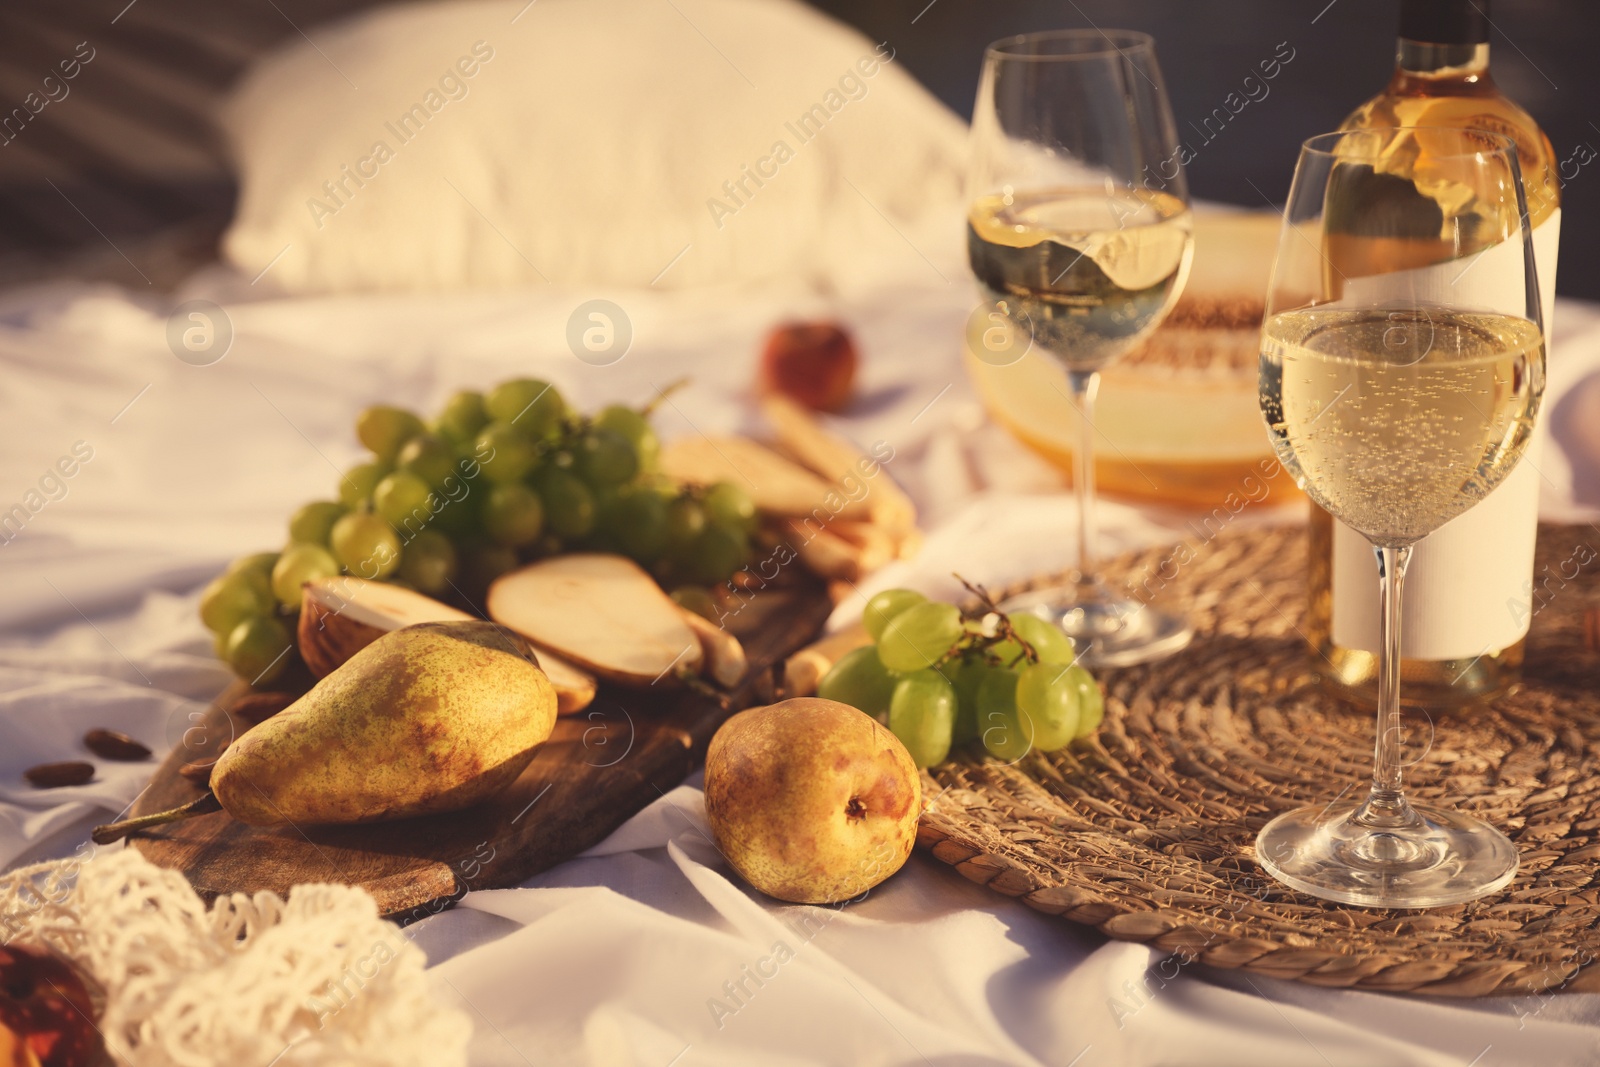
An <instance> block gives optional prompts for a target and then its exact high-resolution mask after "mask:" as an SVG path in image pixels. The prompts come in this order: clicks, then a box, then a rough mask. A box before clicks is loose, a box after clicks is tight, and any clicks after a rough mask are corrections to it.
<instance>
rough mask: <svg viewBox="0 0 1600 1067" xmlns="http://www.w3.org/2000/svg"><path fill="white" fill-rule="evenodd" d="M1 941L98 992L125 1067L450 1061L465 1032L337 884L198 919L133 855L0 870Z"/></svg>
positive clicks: (442, 1066) (175, 881)
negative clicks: (48, 956) (37, 954)
mask: <svg viewBox="0 0 1600 1067" xmlns="http://www.w3.org/2000/svg"><path fill="white" fill-rule="evenodd" d="M0 893H3V894H4V898H3V902H0V937H3V939H4V940H5V941H7V942H10V941H12V940H17V941H21V942H24V943H33V944H39V945H44V946H46V947H48V948H51V949H53V950H55V951H56V952H59V953H60V954H62V955H63V956H65V957H67V958H68V959H70V960H72V961H73V962H74V963H76V964H77V965H78V966H79V967H80V968H82V969H83V970H84V971H85V972H86V973H87V974H89V975H90V976H91V977H92V978H93V979H94V980H95V981H96V982H98V983H99V985H100V987H101V989H102V990H103V991H104V996H105V1011H104V1014H103V1016H102V1018H101V1019H100V1030H101V1032H102V1033H103V1034H104V1035H105V1040H106V1048H107V1050H108V1051H109V1052H110V1053H111V1055H112V1057H113V1058H114V1059H115V1060H116V1061H117V1062H118V1063H119V1064H123V1065H125V1067H213V1065H215V1064H223V1063H238V1064H247V1063H249V1064H266V1063H276V1064H277V1065H280V1067H303V1065H311V1064H316V1065H318V1067H379V1065H383V1067H391V1065H393V1067H411V1065H415V1067H453V1065H458V1064H465V1063H466V1048H467V1042H468V1040H469V1039H470V1037H471V1035H472V1023H471V1021H470V1020H469V1019H468V1018H467V1016H466V1014H465V1013H464V1012H463V1011H462V1010H461V1009H460V1008H459V1007H456V1006H455V1005H454V1004H451V1003H446V1002H442V1001H441V1000H440V999H439V998H438V997H437V996H436V995H435V994H434V993H433V992H432V990H431V989H430V986H429V983H428V981H427V979H426V977H425V975H424V973H423V967H424V965H425V963H426V959H425V957H424V956H423V953H422V950H421V949H419V948H417V947H416V946H415V945H414V944H412V943H411V941H410V939H409V938H407V937H406V935H405V933H404V932H403V931H402V930H401V929H400V928H399V927H397V926H395V925H394V924H393V923H389V922H385V921H383V920H382V919H380V918H378V908H377V903H376V902H375V901H374V900H373V899H372V897H371V896H370V895H368V894H367V893H365V892H363V891H362V890H359V889H354V888H351V887H349V886H342V885H302V886H296V887H295V888H294V889H293V890H291V891H290V893H289V899H288V900H287V901H285V900H284V899H282V898H281V897H279V896H277V895H276V894H274V893H257V894H256V895H255V896H254V897H248V896H245V895H244V894H242V893H235V894H233V895H232V896H229V897H226V898H220V899H218V900H217V901H216V902H215V903H214V904H213V905H212V906H211V907H210V908H209V909H208V908H207V907H206V905H205V904H204V903H203V902H202V901H201V900H200V898H199V897H198V896H196V895H195V892H194V890H193V889H192V888H190V886H189V883H188V882H187V881H186V880H185V879H184V877H183V875H181V874H179V873H178V872H176V871H170V870H167V869H165V868H162V867H157V866H156V865H154V864H152V863H150V862H149V861H148V860H146V859H145V858H144V857H143V856H141V855H140V854H139V853H138V852H137V851H135V850H133V849H122V850H119V851H117V852H113V853H109V854H104V855H99V856H95V857H94V858H92V859H90V860H88V861H87V862H79V861H77V860H64V861H57V862H54V863H46V864H39V865H37V866H33V867H25V868H22V869H20V870H17V871H12V872H10V873H8V874H5V875H0Z"/></svg>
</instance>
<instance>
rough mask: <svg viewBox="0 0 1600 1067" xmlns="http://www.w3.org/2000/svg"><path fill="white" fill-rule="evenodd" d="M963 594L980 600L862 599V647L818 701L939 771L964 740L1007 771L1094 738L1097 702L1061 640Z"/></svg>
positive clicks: (1031, 621)
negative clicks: (872, 722) (853, 716)
mask: <svg viewBox="0 0 1600 1067" xmlns="http://www.w3.org/2000/svg"><path fill="white" fill-rule="evenodd" d="M962 584H963V585H966V584H967V583H966V582H965V581H963V583H962ZM967 588H968V589H969V590H970V591H971V592H972V593H973V594H974V595H975V596H976V597H977V599H978V603H979V606H978V607H977V608H976V609H975V610H973V611H970V612H963V611H962V610H961V609H960V608H958V607H956V605H954V604H946V603H941V602H939V601H935V600H929V599H928V598H927V597H925V596H923V595H922V594H921V593H918V592H916V591H915V590H911V589H886V590H884V591H883V592H881V593H878V594H877V595H876V596H874V597H872V598H871V599H870V600H868V601H867V605H866V607H865V608H864V609H863V610H862V613H861V622H862V625H863V626H864V627H865V628H866V631H867V635H868V636H869V637H870V638H872V643H871V644H868V645H863V646H861V647H860V648H856V649H853V650H851V651H850V652H848V653H846V654H845V655H844V656H842V657H841V658H840V659H839V661H838V662H837V663H835V664H834V665H833V667H832V669H831V670H829V671H828V673H827V674H826V675H824V676H823V678H822V681H821V682H820V684H819V685H818V687H817V695H818V696H820V697H823V698H824V699H828V700H837V701H840V702H842V703H845V704H849V705H851V706H852V707H855V708H859V709H860V710H861V711H863V712H865V713H867V714H868V715H871V716H872V717H873V718H875V719H878V720H879V721H880V722H882V723H884V724H885V725H886V726H888V727H889V729H890V730H891V731H893V732H894V735H895V736H896V737H898V738H899V739H900V741H901V743H903V744H904V745H905V746H906V749H907V751H909V752H910V753H911V758H912V760H913V761H914V762H915V763H916V765H917V766H918V767H932V766H934V765H936V764H939V763H943V762H944V761H945V759H946V758H947V757H948V756H949V755H950V750H951V748H952V747H954V746H956V745H961V744H966V743H969V742H978V743H980V744H982V746H983V747H984V749H985V750H987V751H988V753H989V754H990V755H991V756H993V757H994V758H996V759H1000V760H1005V761H1006V762H1008V763H1014V762H1016V761H1017V760H1020V759H1022V758H1023V757H1024V756H1026V755H1027V754H1028V753H1030V752H1054V751H1056V750H1058V749H1061V748H1065V747H1066V746H1067V745H1069V744H1071V743H1072V742H1074V741H1077V740H1080V739H1082V738H1085V737H1088V736H1089V735H1090V734H1092V733H1094V731H1095V730H1096V729H1097V728H1099V726H1100V722H1101V720H1102V719H1103V718H1104V717H1105V698H1104V696H1103V695H1102V694H1101V692H1100V687H1099V685H1097V684H1096V683H1095V680H1094V677H1093V676H1092V675H1091V674H1090V673H1089V672H1088V671H1087V670H1085V669H1084V667H1083V666H1082V665H1081V664H1079V663H1077V662H1075V658H1076V657H1075V655H1074V652H1073V647H1072V641H1071V639H1070V638H1068V637H1067V635H1066V634H1065V633H1063V632H1062V631H1061V629H1060V628H1059V627H1057V626H1055V625H1054V624H1052V623H1050V622H1047V621H1046V620H1044V619H1042V618H1040V617H1039V616H1037V615H1030V614H1020V613H1019V614H1012V615H1006V614H1004V613H1003V612H1001V611H1000V610H999V609H998V608H996V607H995V605H994V602H993V601H992V600H990V598H989V596H988V594H987V593H985V592H984V591H983V589H982V588H981V587H978V586H972V585H967Z"/></svg>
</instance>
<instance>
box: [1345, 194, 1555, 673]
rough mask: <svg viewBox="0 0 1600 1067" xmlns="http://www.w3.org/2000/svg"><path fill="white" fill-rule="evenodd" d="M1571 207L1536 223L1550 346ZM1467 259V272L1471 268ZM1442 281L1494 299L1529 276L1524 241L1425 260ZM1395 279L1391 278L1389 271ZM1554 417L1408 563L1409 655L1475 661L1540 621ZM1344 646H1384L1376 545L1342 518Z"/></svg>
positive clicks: (1464, 294) (1456, 296) (1453, 290)
mask: <svg viewBox="0 0 1600 1067" xmlns="http://www.w3.org/2000/svg"><path fill="white" fill-rule="evenodd" d="M1560 241H1561V209H1560V208H1557V209H1556V210H1555V211H1554V212H1553V213H1552V214H1551V215H1550V217H1549V218H1548V219H1546V220H1545V222H1544V223H1543V224H1542V225H1540V226H1538V227H1536V228H1535V229H1534V231H1533V254H1534V261H1535V263H1536V264H1537V270H1538V272H1539V300H1540V304H1541V307H1542V310H1543V313H1544V337H1545V351H1546V354H1547V357H1548V354H1549V351H1550V334H1551V318H1552V315H1553V313H1554V311H1555V288H1556V253H1557V250H1558V246H1559V244H1560ZM1464 266H1465V273H1463V267H1464ZM1415 273H1416V274H1419V275H1423V274H1434V273H1437V275H1438V277H1437V279H1436V281H1434V284H1436V285H1441V286H1449V287H1450V292H1449V296H1450V299H1451V301H1452V302H1458V303H1467V304H1470V303H1472V301H1473V297H1472V294H1474V293H1482V294H1483V297H1482V299H1480V300H1479V301H1478V303H1480V304H1482V305H1483V306H1488V307H1492V306H1495V305H1496V304H1500V303H1503V301H1504V296H1505V293H1506V292H1507V290H1508V289H1510V290H1512V291H1515V289H1516V287H1517V286H1520V285H1521V284H1522V255H1521V248H1520V245H1519V244H1517V243H1515V242H1509V241H1508V242H1505V243H1503V244H1501V245H1497V246H1495V247H1494V248H1491V249H1487V250H1485V251H1484V252H1481V253H1479V254H1478V256H1477V257H1475V259H1474V260H1472V261H1470V262H1468V263H1466V264H1463V262H1462V261H1460V260H1457V261H1455V262H1453V263H1448V264H1442V265H1440V266H1435V267H1429V268H1425V269H1424V270H1422V271H1417V272H1415ZM1386 277H1390V276H1386ZM1545 427H1546V420H1545V419H1544V418H1541V419H1540V420H1539V426H1538V428H1537V429H1536V430H1535V432H1534V436H1533V440H1532V441H1530V442H1529V444H1528V450H1527V452H1526V453H1524V455H1523V457H1522V461H1521V462H1520V463H1518V464H1517V466H1516V469H1514V470H1513V471H1512V472H1511V474H1510V475H1509V476H1508V477H1507V478H1506V480H1505V481H1504V482H1502V483H1501V484H1500V485H1499V486H1498V487H1497V488H1496V489H1495V490H1494V492H1492V493H1490V494H1489V495H1488V496H1487V497H1485V498H1484V499H1483V500H1482V501H1481V502H1480V503H1478V504H1477V506H1475V507H1474V508H1472V510H1470V511H1468V512H1466V513H1465V514H1464V515H1460V516H1458V517H1456V518H1455V519H1453V520H1452V521H1450V522H1448V523H1446V524H1445V525H1444V526H1441V527H1440V528H1439V529H1438V530H1436V531H1434V532H1433V533H1432V534H1430V535H1428V536H1427V537H1425V538H1423V539H1422V540H1421V541H1419V542H1418V543H1417V545H1416V547H1415V549H1414V550H1413V551H1412V556H1411V564H1410V566H1409V567H1408V568H1407V569H1406V580H1405V598H1404V605H1403V617H1402V621H1401V634H1400V643H1401V647H1400V654H1401V655H1402V656H1403V657H1404V658H1406V659H1420V660H1446V659H1459V660H1471V659H1475V658H1476V657H1478V656H1482V655H1485V654H1489V653H1493V652H1496V651H1498V650H1500V649H1502V648H1505V647H1507V646H1508V645H1513V644H1515V643H1516V642H1518V641H1520V640H1521V639H1522V638H1523V637H1524V636H1526V635H1527V633H1528V624H1529V622H1530V621H1531V619H1532V611H1531V610H1530V608H1531V598H1532V593H1533V549H1534V539H1535V537H1536V536H1537V533H1538V523H1539V486H1540V483H1541V482H1542V481H1543V480H1544V478H1543V475H1542V474H1541V473H1540V470H1539V468H1540V466H1541V464H1542V462H1543V452H1544V438H1545V435H1546V429H1545ZM1331 563H1332V567H1331V577H1332V586H1333V612H1332V616H1333V617H1332V619H1331V620H1330V623H1331V631H1332V633H1331V636H1332V638H1333V641H1334V643H1335V644H1338V645H1342V646H1344V647H1345V648H1353V649H1360V650H1362V651H1365V652H1371V653H1376V652H1377V651H1378V614H1379V606H1378V563H1377V559H1376V557H1375V556H1374V554H1373V550H1372V545H1371V543H1370V542H1368V541H1367V539H1366V538H1365V537H1362V536H1361V535H1360V534H1358V533H1356V532H1355V531H1354V530H1352V529H1350V527H1348V526H1346V525H1345V524H1344V523H1342V522H1340V521H1339V520H1337V519H1335V520H1334V522H1333V559H1332V561H1331Z"/></svg>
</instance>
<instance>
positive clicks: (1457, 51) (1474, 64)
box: [1395, 37, 1489, 83]
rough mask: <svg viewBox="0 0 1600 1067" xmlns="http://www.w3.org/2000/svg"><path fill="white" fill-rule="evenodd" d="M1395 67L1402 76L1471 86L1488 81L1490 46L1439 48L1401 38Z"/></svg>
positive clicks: (1464, 45)
mask: <svg viewBox="0 0 1600 1067" xmlns="http://www.w3.org/2000/svg"><path fill="white" fill-rule="evenodd" d="M1395 67H1396V69H1397V71H1398V72H1399V73H1402V74H1420V75H1423V76H1426V77H1433V78H1441V77H1443V78H1453V79H1459V80H1461V81H1465V82H1468V83H1472V82H1476V81H1479V80H1480V79H1481V80H1484V81H1487V80H1488V77H1489V45H1488V43H1487V42H1482V43H1479V44H1438V43H1436V42H1432V41H1412V40H1408V39H1407V38H1404V37H1402V38H1400V41H1399V46H1398V48H1397V49H1396V51H1395Z"/></svg>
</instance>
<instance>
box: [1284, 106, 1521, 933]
mask: <svg viewBox="0 0 1600 1067" xmlns="http://www.w3.org/2000/svg"><path fill="white" fill-rule="evenodd" d="M1419 134H1420V135H1421V136H1424V137H1426V138H1427V139H1428V141H1429V148H1430V153H1429V154H1428V155H1426V156H1423V155H1421V154H1419V153H1417V152H1414V151H1412V152H1408V151H1406V150H1405V149H1406V146H1407V145H1408V144H1414V142H1415V138H1416V137H1417V136H1419ZM1419 159H1423V160H1425V161H1426V166H1425V167H1423V166H1421V165H1419V164H1418V162H1417V161H1418V160H1419ZM1528 230H1529V227H1528V223H1527V204H1526V201H1525V198H1524V194H1523V192H1522V184H1521V177H1520V173H1519V171H1518V169H1517V159H1516V152H1515V148H1514V146H1513V145H1512V143H1511V142H1510V141H1509V140H1508V139H1506V138H1504V137H1501V136H1498V135H1495V134H1489V133H1480V132H1477V131H1466V130H1425V131H1419V130H1416V129H1410V130H1398V129H1366V130H1360V131H1354V132H1349V133H1341V134H1327V135H1324V136H1322V137H1314V138H1312V139H1311V140H1309V141H1307V142H1306V144H1305V146H1304V147H1303V148H1302V150H1301V153H1300V162H1299V166H1298V168H1297V169H1296V171H1295V179H1294V185H1293V187H1292V188H1291V190H1290V193H1289V205H1288V209H1287V211H1286V212H1285V217H1284V234H1283V238H1282V242H1281V244H1280V246H1279V253H1278V261H1277V264H1276V266H1275V268H1274V274H1273V284H1272V290H1271V292H1270V293H1269V296H1268V309H1267V310H1268V314H1267V319H1266V321H1265V323H1264V325H1263V327H1262V338H1261V363H1260V367H1261V371H1260V382H1261V412H1262V416H1263V417H1264V419H1265V420H1266V424H1267V430H1268V434H1269V437H1270V438H1271V440H1272V444H1273V447H1274V448H1275V449H1276V450H1277V453H1278V455H1279V457H1280V458H1281V459H1282V460H1283V463H1284V466H1285V467H1286V468H1287V469H1288V470H1289V471H1290V473H1291V474H1293V476H1294V477H1295V480H1296V482H1297V483H1298V484H1299V485H1300V487H1301V488H1302V489H1304V490H1305V492H1306V493H1307V495H1309V496H1310V497H1311V499H1312V500H1314V501H1315V502H1316V503H1317V504H1319V505H1320V506H1321V507H1322V508H1324V509H1325V510H1326V511H1328V512H1329V513H1330V514H1331V515H1333V516H1334V517H1335V518H1338V519H1339V520H1340V521H1342V522H1344V523H1345V524H1346V525H1348V526H1349V527H1350V528H1351V529H1353V530H1355V531H1357V532H1358V533H1360V534H1361V535H1362V536H1363V537H1365V538H1366V539H1367V540H1368V541H1369V542H1370V543H1371V544H1372V546H1373V550H1374V552H1375V554H1376V556H1377V561H1378V579H1379V585H1380V602H1381V605H1382V607H1381V616H1380V619H1379V626H1378V632H1379V635H1380V642H1379V644H1380V649H1379V671H1378V720H1377V739H1376V743H1375V746H1374V750H1373V779H1372V785H1371V788H1370V789H1369V790H1368V791H1367V794H1366V796H1365V797H1364V798H1362V799H1360V800H1358V801H1349V800H1344V799H1343V797H1344V795H1345V792H1347V791H1348V787H1346V790H1345V791H1343V792H1341V793H1340V794H1339V795H1338V796H1335V797H1334V798H1333V800H1332V801H1329V802H1327V803H1323V804H1313V805H1311V806H1309V807H1304V808H1300V809H1297V810H1294V811H1289V812H1286V813H1284V814H1282V815H1279V816H1278V817H1277V818H1275V819H1273V820H1272V821H1271V822H1269V823H1268V824H1267V825H1266V826H1265V827H1264V828H1263V829H1262V830H1261V833H1260V835H1259V836H1258V838H1257V840H1256V857H1257V859H1258V860H1259V861H1260V863H1261V864H1262V866H1263V867H1265V868H1266V869H1267V871H1268V872H1269V873H1271V874H1272V875H1273V876H1274V877H1276V878H1277V879H1279V880H1280V881H1282V882H1284V883H1285V884H1287V885H1289V886H1291V887H1293V888H1295V889H1299V890H1301V891H1303V892H1306V893H1310V894H1312V895H1314V896H1318V897H1323V898H1325V899H1328V900H1336V901H1340V902H1342V903H1346V904H1359V905H1368V906H1374V907H1390V908H1420V907H1432V906H1437V905H1444V904H1455V903H1460V902H1462V901H1466V900H1472V899H1474V898H1476V897H1479V896H1482V895H1484V894H1485V893H1490V892H1493V891H1494V890H1496V889H1499V888H1500V887H1502V886H1504V885H1505V884H1506V883H1507V882H1509V881H1510V880H1511V878H1512V877H1513V876H1514V875H1515V873H1516V870H1517V851H1516V848H1515V846H1513V845H1512V844H1511V842H1510V841H1509V840H1508V839H1507V838H1506V837H1505V835H1504V834H1502V833H1500V831H1498V830H1496V829H1495V828H1494V827H1492V826H1490V825H1489V824H1488V823H1486V822H1484V821H1483V820H1481V819H1478V818H1475V817H1473V816H1470V815H1467V814H1464V813H1458V812H1452V811H1446V810H1444V809H1440V808H1434V807H1427V806H1423V805H1420V804H1418V805H1413V804H1412V803H1411V802H1410V801H1409V800H1408V799H1407V798H1406V796H1405V793H1404V790H1403V788H1402V782H1401V770H1402V766H1403V765H1402V760H1401V754H1402V741H1403V733H1402V730H1401V722H1400V621H1401V606H1402V601H1401V596H1402V591H1403V587H1404V580H1405V572H1406V564H1407V562H1408V561H1409V560H1410V558H1411V552H1412V548H1413V546H1414V545H1415V544H1416V543H1417V542H1418V541H1420V540H1422V539H1423V538H1424V537H1426V536H1427V535H1428V534H1430V533H1432V532H1433V531H1435V530H1437V529H1438V528H1439V527H1441V526H1443V525H1444V524H1445V523H1447V522H1449V521H1450V520H1451V519H1453V518H1455V517H1457V516H1458V515H1461V514H1463V513H1464V512H1466V511H1467V510H1469V509H1470V508H1471V507H1472V506H1473V505H1475V504H1477V503H1478V502H1479V501H1481V500H1483V499H1484V498H1485V497H1486V496H1488V495H1489V493H1490V492H1492V491H1493V490H1494V489H1495V488H1496V487H1497V486H1498V485H1500V483H1501V482H1502V481H1504V479H1505V477H1506V475H1508V474H1509V473H1510V472H1511V471H1512V469H1513V468H1515V467H1516V465H1517V463H1518V461H1519V460H1520V459H1521V458H1522V454H1523V452H1524V451H1525V450H1526V448H1527V447H1528V443H1529V441H1530V440H1531V439H1532V437H1533V429H1534V424H1535V420H1536V418H1537V416H1538V413H1539V404H1540V399H1541V397H1542V394H1543V391H1544V380H1545V373H1544V363H1545V353H1544V339H1543V331H1542V325H1541V321H1540V303H1539V294H1538V287H1537V279H1536V277H1535V271H1534V266H1533V253H1532V248H1531V244H1530V242H1529V237H1528ZM1352 241H1357V242H1361V243H1363V244H1365V245H1366V246H1367V247H1371V248H1375V249H1386V250H1387V251H1386V253H1385V254H1384V255H1373V256H1371V257H1369V258H1368V261H1367V264H1366V267H1365V269H1364V271H1363V273H1361V274H1360V275H1359V276H1352V275H1351V274H1348V273H1346V271H1345V270H1341V269H1340V267H1339V266H1337V265H1336V264H1343V265H1345V266H1346V267H1348V265H1349V263H1350V258H1349V257H1348V256H1343V257H1330V256H1329V255H1328V250H1329V248H1330V247H1333V246H1336V245H1338V244H1339V243H1341V242H1344V243H1349V242H1352ZM1441 242H1446V243H1448V245H1449V247H1450V248H1451V249H1453V250H1454V252H1455V255H1454V257H1453V258H1454V259H1455V260H1456V262H1454V263H1452V264H1451V265H1450V266H1451V269H1450V270H1446V271H1439V270H1436V269H1433V266H1434V264H1433V263H1432V261H1430V264H1429V266H1427V267H1422V268H1419V267H1418V266H1417V265H1416V264H1417V262H1418V257H1416V256H1412V255H1407V254H1406V250H1407V249H1408V247H1410V246H1412V245H1424V244H1425V245H1428V246H1430V247H1433V248H1437V247H1438V246H1439V245H1440V243H1441ZM1484 257H1493V258H1494V259H1495V260H1497V261H1498V262H1497V264H1496V265H1495V267H1494V268H1492V269H1493V271H1494V275H1493V276H1495V277H1504V278H1506V279H1508V283H1507V284H1504V285H1503V286H1495V287H1494V291H1493V292H1492V293H1487V294H1486V293H1485V292H1484V290H1483V288H1482V287H1476V288H1472V289H1469V288H1467V287H1460V286H1457V285H1455V284H1454V283H1453V282H1452V280H1451V279H1452V278H1454V279H1457V280H1459V278H1460V277H1461V276H1462V274H1463V273H1464V272H1467V271H1471V270H1473V269H1474V268H1476V267H1478V266H1479V264H1480V263H1481V260H1482V258H1484ZM1483 269H1485V270H1486V271H1488V270H1490V269H1491V268H1489V267H1484V268H1483ZM1463 578H1464V580H1468V581H1470V580H1471V576H1470V575H1467V576H1463Z"/></svg>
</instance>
